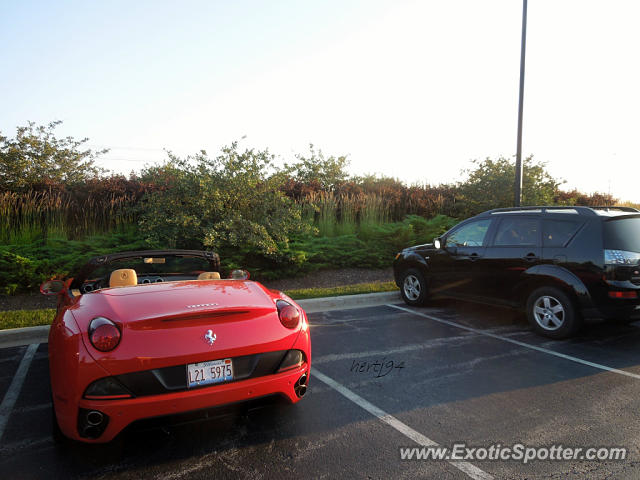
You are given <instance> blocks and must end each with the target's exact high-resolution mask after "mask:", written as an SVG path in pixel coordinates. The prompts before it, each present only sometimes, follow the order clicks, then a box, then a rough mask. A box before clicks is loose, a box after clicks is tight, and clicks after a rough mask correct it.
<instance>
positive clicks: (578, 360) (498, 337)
mask: <svg viewBox="0 0 640 480" xmlns="http://www.w3.org/2000/svg"><path fill="white" fill-rule="evenodd" d="M387 307H391V308H395V309H397V310H402V311H403V312H407V313H411V314H413V315H417V316H419V317H424V318H428V319H429V320H433V321H434V322H439V323H443V324H445V325H450V326H452V327H456V328H460V329H462V330H466V331H468V332H473V333H477V334H478V335H484V336H485V337H490V338H495V339H496V340H502V341H503V342H508V343H511V344H513V345H518V346H520V347H524V348H529V349H531V350H536V351H537V352H542V353H546V354H547V355H553V356H554V357H558V358H563V359H565V360H569V361H571V362H575V363H580V364H582V365H587V366H588V367H593V368H597V369H599V370H604V371H607V372H611V373H617V374H618V375H624V376H625V377H631V378H635V379H638V380H640V375H638V374H637V373H632V372H627V371H625V370H619V369H617V368H612V367H607V366H606V365H602V364H600V363H594V362H589V361H588V360H583V359H581V358H578V357H574V356H572V355H566V354H564V353H560V352H554V351H553V350H549V349H547V348H544V347H538V346H536V345H531V344H529V343H525V342H520V341H518V340H514V339H512V338H508V337H504V336H502V335H496V334H495V333H489V332H487V331H484V330H480V329H477V328H473V327H467V326H466V325H461V324H459V323H456V322H451V321H449V320H444V319H442V318H438V317H434V316H433V315H427V314H426V313H422V312H416V311H415V310H411V309H409V308H404V307H400V306H398V305H387Z"/></svg>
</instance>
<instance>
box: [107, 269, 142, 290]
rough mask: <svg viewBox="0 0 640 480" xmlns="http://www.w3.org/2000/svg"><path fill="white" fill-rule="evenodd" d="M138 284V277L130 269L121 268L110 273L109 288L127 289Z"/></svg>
mask: <svg viewBox="0 0 640 480" xmlns="http://www.w3.org/2000/svg"><path fill="white" fill-rule="evenodd" d="M137 284H138V275H137V274H136V271H135V270H134V269H132V268H121V269H119V270H114V271H113V272H111V277H110V278H109V286H110V287H129V286H131V285H137Z"/></svg>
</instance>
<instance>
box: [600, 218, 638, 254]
mask: <svg viewBox="0 0 640 480" xmlns="http://www.w3.org/2000/svg"><path fill="white" fill-rule="evenodd" d="M604 248H605V249H606V250H626V251H628V252H640V217H627V218H614V219H611V220H609V221H607V222H604Z"/></svg>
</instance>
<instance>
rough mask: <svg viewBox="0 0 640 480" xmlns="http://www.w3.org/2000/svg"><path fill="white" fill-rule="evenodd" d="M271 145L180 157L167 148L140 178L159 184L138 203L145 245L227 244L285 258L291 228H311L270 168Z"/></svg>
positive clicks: (222, 247)
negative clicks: (162, 158) (166, 156)
mask: <svg viewBox="0 0 640 480" xmlns="http://www.w3.org/2000/svg"><path fill="white" fill-rule="evenodd" d="M272 160H273V156H272V155H270V154H269V152H268V151H266V150H265V151H255V150H252V149H251V150H245V151H244V152H240V151H239V150H238V145H237V143H233V144H232V145H231V146H230V147H226V148H224V149H223V150H222V153H221V155H219V156H218V157H216V158H210V157H209V156H208V155H207V154H206V152H204V151H201V152H200V153H199V154H197V155H195V156H194V157H188V158H186V159H180V158H178V157H176V156H174V155H172V154H170V158H169V161H168V162H167V163H165V164H164V165H163V166H161V167H152V168H149V169H147V170H145V171H144V172H143V174H142V179H144V180H147V181H150V182H153V183H154V184H156V185H159V186H160V187H161V188H160V189H158V190H156V191H154V192H152V193H150V194H148V195H146V196H145V197H144V198H143V200H142V202H141V203H140V205H139V211H138V213H139V226H140V230H141V232H142V234H143V235H144V237H145V239H146V240H147V242H148V243H149V244H150V245H153V246H163V247H175V248H202V247H203V246H204V247H209V248H212V249H214V250H216V251H224V250H228V249H230V248H235V249H238V250H240V251H242V252H254V253H255V254H258V255H260V256H262V257H265V258H267V259H272V260H279V259H283V256H286V251H287V247H288V243H289V238H290V236H291V235H293V234H295V233H300V232H306V231H309V230H310V226H309V225H308V224H306V223H305V222H304V221H303V220H302V214H301V208H300V207H299V206H298V205H296V204H295V203H294V202H293V201H292V200H291V199H289V198H287V197H286V196H285V195H284V194H283V193H282V192H281V191H280V189H279V185H280V183H279V182H281V181H282V180H281V177H280V176H278V175H269V173H270V172H272V171H273V168H272V166H271V163H272Z"/></svg>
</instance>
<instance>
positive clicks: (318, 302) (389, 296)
mask: <svg viewBox="0 0 640 480" xmlns="http://www.w3.org/2000/svg"><path fill="white" fill-rule="evenodd" d="M400 299H401V298H400V291H394V292H382V293H363V294H360V295H343V296H341V297H324V298H309V299H307V300H299V301H298V304H300V306H301V307H302V308H304V311H305V312H307V313H317V312H327V311H329V310H348V309H350V308H365V307H375V306H376V305H384V304H387V303H395V302H398V301H400ZM48 340H49V326H48V325H42V326H40V327H24V328H9V329H7V330H0V348H9V347H18V346H20V345H29V344H31V343H47V341H48Z"/></svg>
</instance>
